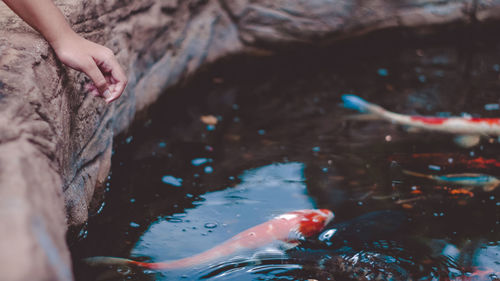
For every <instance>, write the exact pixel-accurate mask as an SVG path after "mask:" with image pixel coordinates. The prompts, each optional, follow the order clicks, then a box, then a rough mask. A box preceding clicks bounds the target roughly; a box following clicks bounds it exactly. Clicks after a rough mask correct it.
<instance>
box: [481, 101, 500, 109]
mask: <svg viewBox="0 0 500 281" xmlns="http://www.w3.org/2000/svg"><path fill="white" fill-rule="evenodd" d="M484 109H485V110H490V111H491V110H499V109H500V104H498V103H488V104H485V105H484Z"/></svg>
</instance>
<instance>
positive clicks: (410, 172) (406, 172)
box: [403, 170, 433, 179]
mask: <svg viewBox="0 0 500 281" xmlns="http://www.w3.org/2000/svg"><path fill="white" fill-rule="evenodd" d="M403 174H406V175H409V176H414V177H419V178H427V179H432V178H433V177H432V176H431V175H426V174H423V173H418V172H413V171H408V170H403Z"/></svg>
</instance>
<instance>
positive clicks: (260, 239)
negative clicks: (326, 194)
mask: <svg viewBox="0 0 500 281" xmlns="http://www.w3.org/2000/svg"><path fill="white" fill-rule="evenodd" d="M333 217H334V215H333V213H332V212H331V211H330V210H326V209H311V210H298V211H293V212H289V213H285V214H282V215H279V216H277V217H275V218H273V219H271V220H270V221H267V222H265V223H262V224H259V225H257V226H254V227H252V228H249V229H247V230H245V231H243V232H241V233H239V234H237V235H235V236H233V237H232V238H230V239H229V240H227V241H226V242H224V243H222V244H220V245H218V246H215V247H213V248H211V249H209V250H207V251H205V252H202V253H200V254H197V255H194V256H191V257H187V258H182V259H178V260H172V261H163V262H151V263H150V262H139V261H134V260H130V259H125V258H116V257H89V258H86V259H84V261H85V262H86V263H88V264H89V265H134V266H139V267H143V268H148V269H156V270H162V269H178V268H186V267H191V266H195V265H200V264H204V263H207V262H210V261H214V260H216V259H218V258H221V257H224V256H227V255H230V254H233V253H235V252H237V251H239V250H242V249H255V248H258V247H261V246H264V245H267V244H269V243H271V242H273V241H277V240H280V241H284V242H287V243H298V242H299V240H301V239H304V238H307V237H310V236H312V235H316V234H318V233H319V232H320V231H321V230H322V229H323V228H324V227H325V226H326V225H327V224H328V223H329V222H330V221H331V220H332V219H333Z"/></svg>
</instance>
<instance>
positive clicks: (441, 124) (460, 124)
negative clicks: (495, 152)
mask: <svg viewBox="0 0 500 281" xmlns="http://www.w3.org/2000/svg"><path fill="white" fill-rule="evenodd" d="M342 101H343V102H344V104H343V105H344V107H345V108H350V109H354V110H357V111H360V112H364V113H369V114H372V115H374V116H376V117H378V118H380V119H384V120H387V121H390V122H392V123H396V124H399V125H406V126H409V127H411V128H416V129H423V130H430V131H437V132H443V133H449V134H454V135H457V137H456V138H455V142H456V143H457V144H459V145H461V146H464V147H472V146H474V145H477V144H478V143H479V141H480V138H481V136H496V137H498V136H500V118H476V117H434V116H419V115H413V116H412V115H404V114H399V113H394V112H391V111H388V110H386V109H384V108H382V107H381V106H378V105H376V104H373V103H369V102H367V101H366V100H364V99H362V98H360V97H358V96H355V95H342Z"/></svg>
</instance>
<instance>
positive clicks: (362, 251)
mask: <svg viewBox="0 0 500 281" xmlns="http://www.w3.org/2000/svg"><path fill="white" fill-rule="evenodd" d="M445 37H446V38H433V39H432V40H430V39H427V40H426V41H425V43H424V42H422V41H419V40H414V39H412V40H409V39H408V40H407V38H405V37H404V34H403V35H401V34H398V35H396V36H395V35H391V36H389V38H379V39H380V40H371V41H370V40H368V41H366V42H352V43H348V44H345V45H342V46H338V47H332V48H325V49H322V50H313V51H308V52H307V54H306V53H304V52H302V51H301V50H297V51H291V52H290V53H288V54H285V55H279V56H272V57H263V58H246V57H237V58H232V59H230V60H228V61H224V62H221V63H219V64H217V65H215V66H213V67H211V68H209V69H206V70H205V71H203V72H202V74H200V75H199V76H198V77H196V78H194V79H192V80H190V81H188V83H186V85H185V86H183V87H182V88H180V89H176V90H173V91H171V92H170V93H167V94H166V97H165V98H163V99H162V100H161V101H160V102H159V103H158V104H157V105H155V107H154V108H153V109H152V110H151V111H150V112H148V113H144V114H142V116H140V118H139V119H138V121H137V122H136V124H135V125H134V126H133V128H132V129H131V130H130V132H128V133H126V134H124V135H122V136H120V137H118V138H117V140H116V146H115V149H114V155H113V164H112V165H113V167H112V174H111V176H110V183H109V188H108V189H109V190H108V192H107V194H106V200H105V202H104V204H103V206H102V208H101V209H100V210H99V214H98V215H96V216H95V217H93V218H92V219H91V220H90V221H89V224H88V227H87V228H86V230H85V231H82V233H81V234H82V238H81V239H80V240H79V241H78V242H77V243H75V244H74V245H73V247H72V251H73V256H74V260H75V272H76V273H75V274H76V277H77V279H78V280H196V279H220V280H308V279H317V280H375V279H376V278H379V280H410V279H413V280H449V279H451V280H495V279H494V278H495V276H494V275H491V276H488V275H489V274H485V275H484V276H483V277H482V278H483V279H478V278H479V277H477V276H472V277H470V278H472V279H464V278H465V276H469V275H468V273H467V272H471V271H475V270H476V271H477V270H479V269H481V270H484V271H487V272H490V271H491V272H499V271H500V245H499V242H500V231H499V221H500V216H499V214H500V212H499V210H500V201H499V199H498V198H499V196H500V195H499V190H500V188H498V189H496V190H494V191H492V192H483V191H481V189H480V188H476V189H472V190H471V193H467V192H465V193H464V194H452V190H453V189H459V188H461V186H451V185H448V186H445V185H443V184H439V183H436V182H433V181H431V180H426V179H422V178H415V177H410V176H407V175H404V174H403V173H402V170H403V169H407V170H412V171H418V172H421V173H427V174H446V173H465V172H467V173H471V172H473V173H485V174H490V175H494V176H497V177H500V157H499V152H500V145H499V143H498V140H496V139H483V140H482V142H481V144H480V145H478V146H476V147H473V148H469V149H465V148H461V147H458V146H456V145H455V144H454V143H453V142H452V137H451V136H449V135H446V134H436V133H428V132H418V133H413V132H408V131H407V130H405V128H402V127H400V126H397V125H393V124H389V123H386V122H381V121H370V120H368V121H360V120H355V119H353V118H352V114H353V113H354V112H352V111H351V110H347V109H343V108H341V106H340V96H341V94H343V93H354V94H357V95H360V96H362V97H363V98H365V99H367V100H369V101H372V102H375V103H377V104H379V105H382V106H384V107H385V108H387V109H389V110H391V111H395V112H399V113H403V114H421V115H439V116H449V115H464V114H470V115H472V116H478V117H479V116H480V117H500V107H499V97H500V95H499V93H500V43H499V42H498V41H495V40H493V39H491V40H487V39H475V38H471V37H469V35H466V34H453V35H447V36H445ZM383 40H392V41H387V42H393V43H391V44H389V43H387V42H385V43H384V42H383ZM377 42H378V43H377ZM380 42H382V43H380ZM203 115H213V116H215V117H216V118H217V120H218V123H217V125H215V126H209V125H206V124H204V123H203V122H201V121H200V117H201V116H203ZM485 159H486V160H485ZM496 161H499V162H496ZM497 164H498V165H497ZM304 208H327V209H330V210H332V211H333V212H335V216H336V217H335V219H334V222H333V224H331V225H330V226H329V228H335V229H336V230H337V232H335V233H330V235H331V237H329V239H326V240H328V241H323V242H321V241H320V239H319V238H318V237H311V238H310V239H308V241H305V242H304V243H303V244H302V245H300V246H299V247H296V248H292V249H284V248H283V247H282V246H283V245H279V244H276V245H267V246H265V247H263V248H260V249H256V250H249V251H242V252H239V253H237V254H235V255H232V256H228V257H227V258H225V259H222V260H218V261H216V262H214V263H213V264H211V265H200V266H198V267H195V268H189V269H185V270H175V271H167V272H154V271H147V270H146V271H144V270H141V269H138V268H126V267H118V268H113V267H109V268H108V267H97V268H89V267H87V266H85V265H83V264H81V263H80V262H79V260H80V259H81V258H83V257H88V256H97V255H105V256H116V257H127V258H132V259H136V260H144V261H163V260H170V259H178V258H182V257H187V256H191V255H194V254H197V253H199V252H202V251H204V250H206V249H209V248H211V247H213V246H215V245H218V244H220V243H221V242H223V241H225V240H226V239H228V238H230V237H232V236H233V235H235V234H237V233H239V232H241V231H243V230H245V229H247V228H250V227H252V226H254V225H257V224H259V223H261V222H264V221H266V220H268V219H270V218H272V217H273V216H274V215H278V214H281V213H284V212H287V211H291V210H295V209H304ZM323 235H327V236H328V235H329V234H325V233H323ZM323 239H324V237H323ZM457 276H462V277H457ZM497 276H498V275H497ZM454 278H458V279H454ZM460 278H462V279H460ZM474 278H475V279H474Z"/></svg>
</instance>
